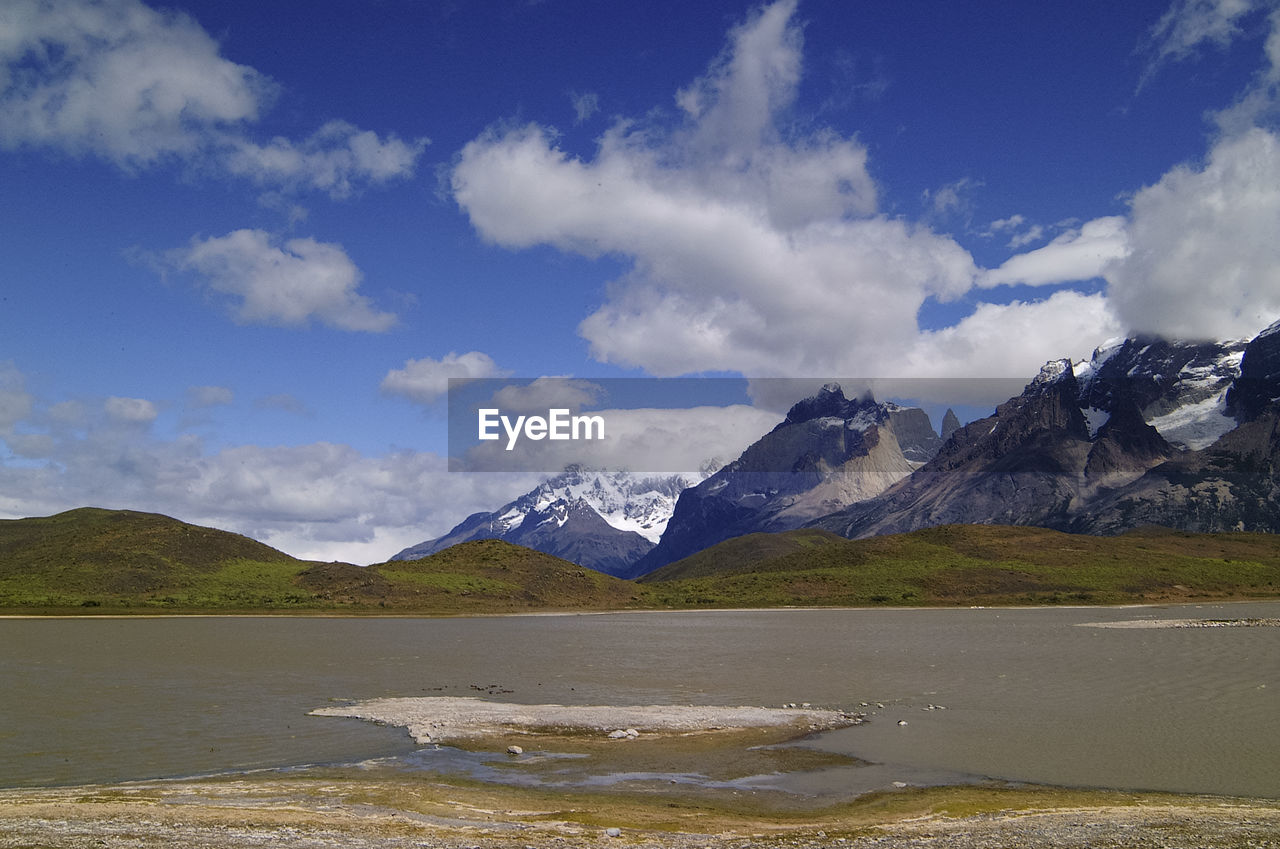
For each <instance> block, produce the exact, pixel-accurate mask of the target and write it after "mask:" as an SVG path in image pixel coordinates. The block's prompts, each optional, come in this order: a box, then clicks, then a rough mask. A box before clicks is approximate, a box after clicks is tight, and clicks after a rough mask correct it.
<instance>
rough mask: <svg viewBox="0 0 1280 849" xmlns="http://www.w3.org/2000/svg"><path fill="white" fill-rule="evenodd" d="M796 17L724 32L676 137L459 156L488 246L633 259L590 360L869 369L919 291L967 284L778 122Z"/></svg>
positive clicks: (633, 126)
mask: <svg viewBox="0 0 1280 849" xmlns="http://www.w3.org/2000/svg"><path fill="white" fill-rule="evenodd" d="M794 11H795V4H794V3H793V2H788V1H787V0H782V2H777V3H774V4H772V5H770V6H767V7H764V8H763V9H761V10H760V11H758V12H757V13H756V14H755V15H753V16H752V17H751V18H750V19H749V20H748V21H747V22H746V23H744V24H742V25H741V26H739V27H737V28H735V29H734V30H733V32H732V33H731V34H730V37H729V46H728V48H727V49H726V50H725V52H724V54H723V55H721V56H720V57H719V58H718V59H716V60H715V61H714V62H713V63H712V64H711V66H710V68H709V69H708V71H707V73H706V74H705V75H704V76H703V77H701V78H699V79H698V80H696V81H694V82H693V83H692V84H691V85H689V86H688V87H686V88H685V89H683V90H682V91H681V92H679V94H678V96H677V102H678V104H679V106H680V108H681V110H682V114H683V119H682V120H681V121H679V122H677V124H676V125H675V126H670V127H668V126H662V125H655V124H653V123H651V122H650V123H637V122H626V121H623V122H619V123H617V124H615V125H614V126H613V127H612V128H611V129H610V130H609V131H607V132H606V133H605V134H604V135H603V137H602V138H601V140H600V142H599V145H598V148H597V150H596V152H595V155H594V157H593V158H591V159H581V158H577V157H573V156H570V155H568V154H567V153H565V152H564V151H563V150H561V149H559V148H558V147H557V146H556V144H555V133H554V131H552V130H550V129H549V128H546V127H542V126H539V125H536V124H534V125H525V126H519V127H508V128H499V129H495V130H492V131H490V132H489V133H486V134H485V135H483V136H481V137H480V138H477V139H475V140H474V141H472V142H471V143H469V144H468V145H467V146H466V147H465V148H464V149H463V151H462V153H461V154H460V156H459V158H458V161H457V163H456V165H455V167H454V170H453V173H452V188H453V193H454V197H455V199H456V200H457V202H458V203H459V204H460V205H461V207H462V208H463V210H465V212H466V213H467V214H468V215H469V216H470V219H471V222H472V224H473V225H474V226H475V227H476V229H477V230H478V231H479V232H480V233H481V234H482V235H483V236H484V237H485V238H487V239H489V240H491V241H493V242H496V243H498V244H500V245H504V246H507V247H511V248H523V247H529V246H532V245H538V244H549V245H554V246H556V247H558V248H560V249H561V250H564V251H571V252H576V253H580V254H583V255H586V256H599V255H603V254H616V255H621V256H625V257H629V258H630V259H631V261H632V267H631V270H630V272H629V273H628V274H626V275H625V276H624V277H622V278H621V279H619V280H616V281H614V283H613V284H612V285H611V286H610V288H609V291H608V294H607V298H606V301H605V302H604V304H603V305H602V306H601V307H600V308H599V309H598V310H597V311H596V312H594V313H593V314H591V315H589V316H588V317H587V318H586V319H585V320H584V321H583V322H582V323H581V325H580V326H579V332H580V333H581V334H582V335H583V336H584V337H585V338H586V339H587V340H588V341H589V342H590V344H591V353H592V356H594V357H595V358H596V359H598V360H601V361H604V362H612V363H619V364H623V365H629V366H640V367H643V368H644V369H646V370H647V371H649V372H650V373H652V374H657V375H675V374H683V373H689V372H698V371H705V370H730V371H739V372H742V373H745V374H752V375H771V374H832V373H850V372H854V373H857V372H862V373H868V372H877V371H879V372H883V371H884V370H885V369H886V368H889V367H891V366H892V365H893V364H894V363H895V361H896V359H897V357H898V356H899V355H900V354H901V353H902V352H903V351H904V350H906V349H907V348H908V347H909V346H910V344H911V343H912V340H913V339H915V337H916V335H917V334H918V332H919V328H918V326H917V321H916V316H917V313H918V312H919V310H920V307H921V305H922V304H923V303H924V302H925V300H926V299H928V298H930V297H933V298H937V299H940V300H949V299H953V298H955V297H957V296H959V295H961V294H963V293H965V292H966V291H968V290H969V289H970V288H971V286H972V284H973V280H974V277H975V275H976V274H977V269H976V267H975V265H974V263H973V260H972V258H971V257H970V256H969V254H968V252H967V251H965V250H964V249H963V248H961V247H960V246H959V245H958V244H956V242H955V241H954V240H952V239H950V238H949V237H945V236H941V235H938V234H936V233H934V232H932V231H931V230H929V229H928V228H927V227H925V226H921V225H916V224H912V223H910V222H908V221H905V220H902V219H898V218H891V217H889V216H887V215H884V214H881V213H878V212H877V189H876V185H875V183H874V181H873V180H872V178H871V176H870V174H869V172H868V171H867V152H866V149H865V148H864V147H862V146H861V145H860V144H859V143H858V142H857V141H856V140H855V139H852V138H848V137H844V136H841V135H839V134H837V133H835V132H833V131H830V130H824V129H819V130H817V131H814V132H812V133H808V134H805V135H796V134H795V133H793V132H788V131H786V130H785V129H784V128H786V127H788V126H790V122H788V121H787V120H786V115H787V110H788V108H789V107H790V105H791V103H792V101H793V100H794V97H795V91H796V85H797V83H798V82H799V79H800V75H801V53H800V49H801V42H802V37H801V31H800V28H799V27H798V26H797V25H796V24H795V23H794V22H793V20H792V17H793V13H794Z"/></svg>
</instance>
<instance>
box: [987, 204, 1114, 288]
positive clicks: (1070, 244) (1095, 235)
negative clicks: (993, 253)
mask: <svg viewBox="0 0 1280 849" xmlns="http://www.w3.org/2000/svg"><path fill="white" fill-rule="evenodd" d="M1128 252H1129V240H1128V234H1127V231H1126V227H1125V219H1124V218H1123V217H1122V216H1108V217H1106V218H1096V219H1094V220H1093V221H1090V222H1088V223H1086V224H1084V225H1083V226H1081V227H1079V228H1076V229H1072V230H1068V231H1067V232H1065V233H1062V234H1061V235H1059V236H1058V237H1057V238H1055V239H1054V240H1053V241H1051V242H1050V243H1049V244H1047V245H1045V246H1044V247H1041V248H1037V249H1036V250H1033V251H1028V252H1027V253H1023V254H1018V255H1016V256H1014V257H1012V258H1010V259H1009V260H1008V261H1007V262H1005V263H1004V264H1003V265H1001V266H1000V267H999V268H995V269H992V270H990V271H986V272H983V273H982V274H981V275H979V277H978V280H977V283H978V285H979V286H981V287H984V288H991V287H993V286H1001V285H1005V284H1009V283H1025V284H1027V285H1030V286H1045V285H1050V284H1055V283H1065V282H1071V281H1076V280H1091V279H1093V278H1095V277H1100V276H1101V275H1102V273H1103V271H1104V270H1105V269H1106V268H1107V267H1108V266H1110V265H1111V264H1112V263H1115V262H1117V261H1118V260H1122V259H1124V257H1125V256H1126V255H1127V254H1128Z"/></svg>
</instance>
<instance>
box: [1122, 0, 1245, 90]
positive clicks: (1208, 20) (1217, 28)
mask: <svg viewBox="0 0 1280 849" xmlns="http://www.w3.org/2000/svg"><path fill="white" fill-rule="evenodd" d="M1259 5H1260V4H1259V3H1257V2H1253V0H1176V2H1174V4H1173V5H1172V6H1170V7H1169V9H1168V11H1166V12H1165V13H1164V15H1163V16H1161V18H1160V20H1159V21H1158V22H1157V23H1156V25H1155V26H1154V27H1152V29H1151V33H1150V38H1149V41H1148V43H1147V48H1148V50H1149V51H1150V52H1151V53H1152V54H1153V58H1152V60H1151V65H1150V67H1149V69H1148V75H1149V74H1150V73H1151V72H1152V71H1154V70H1156V69H1158V67H1159V66H1160V65H1161V64H1163V63H1165V62H1168V61H1177V60H1180V59H1184V58H1186V57H1188V56H1190V55H1191V54H1193V53H1194V52H1195V51H1196V50H1197V49H1198V48H1199V47H1200V46H1201V45H1202V44H1204V43H1205V42H1209V43H1212V44H1213V45H1215V46H1217V47H1226V46H1227V45H1228V44H1230V43H1231V40H1232V39H1233V38H1235V36H1237V35H1238V34H1239V33H1240V26H1239V21H1240V19H1241V18H1242V17H1244V16H1245V15H1246V14H1248V13H1249V12H1250V11H1252V10H1253V9H1254V8H1257V7H1258V6H1259Z"/></svg>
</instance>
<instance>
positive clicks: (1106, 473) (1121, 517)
mask: <svg viewBox="0 0 1280 849" xmlns="http://www.w3.org/2000/svg"><path fill="white" fill-rule="evenodd" d="M1277 401H1280V322H1278V323H1277V324H1274V325H1272V326H1271V327H1270V328H1268V329H1267V330H1266V331H1264V332H1263V333H1262V334H1260V335H1259V336H1258V337H1256V338H1255V339H1253V340H1252V341H1250V342H1248V343H1245V342H1224V343H1215V342H1203V343H1191V342H1169V341H1164V340H1158V339H1128V340H1122V341H1117V342H1114V343H1110V344H1108V345H1104V346H1102V347H1101V348H1099V349H1098V350H1097V351H1096V352H1094V355H1093V357H1092V358H1091V359H1090V360H1088V361H1087V362H1083V363H1072V362H1070V361H1069V360H1060V361H1054V362H1051V363H1049V364H1048V365H1046V366H1045V367H1044V369H1043V370H1042V371H1041V373H1040V375H1039V376H1038V377H1037V378H1036V379H1035V380H1033V381H1032V382H1031V383H1030V384H1028V385H1027V387H1026V389H1025V390H1024V391H1023V393H1022V394H1021V395H1019V396H1017V397H1015V398H1011V399H1009V400H1008V401H1006V402H1005V403H1003V404H1001V405H1000V406H999V407H997V409H996V412H995V414H994V415H992V416H990V417H988V418H985V419H980V420H978V421H975V422H971V423H970V424H968V425H966V426H964V427H962V428H960V429H959V430H957V431H955V432H954V433H953V434H952V435H951V437H950V438H949V439H948V440H947V442H946V444H945V445H944V446H943V447H942V449H941V450H940V451H939V452H938V454H937V456H936V457H934V459H933V460H932V461H930V462H929V463H927V464H926V465H924V466H923V467H921V468H920V469H919V470H917V471H916V472H914V473H913V474H912V475H911V476H910V477H908V478H905V479H903V480H902V481H900V482H898V483H897V484H895V485H894V486H892V487H891V488H889V489H888V490H886V491H885V492H884V493H882V494H881V495H879V496H877V497H876V498H874V499H870V500H868V501H864V502H861V503H856V504H853V505H851V506H849V507H847V508H845V509H843V510H840V511H837V512H836V513H833V514H832V515H830V516H826V517H823V518H821V519H819V520H817V521H815V522H814V523H813V524H815V525H817V526H820V527H823V528H826V529H828V530H832V531H835V532H836V533H840V534H842V535H845V536H850V537H861V536H872V535H876V534H882V533H894V532H900V531H909V530H915V529H917V528H921V527H928V526H932V525H941V524H948V523H999V524H1027V525H1040V526H1044V527H1051V528H1057V529H1060V530H1067V531H1076V532H1085V533H1117V532H1120V531H1123V530H1126V529H1128V528H1134V527H1138V526H1141V525H1146V524H1158V525H1165V526H1169V527H1173V528H1179V529H1183V530H1190V531H1223V530H1255V531H1269V532H1280V404H1277V403H1276V402H1277Z"/></svg>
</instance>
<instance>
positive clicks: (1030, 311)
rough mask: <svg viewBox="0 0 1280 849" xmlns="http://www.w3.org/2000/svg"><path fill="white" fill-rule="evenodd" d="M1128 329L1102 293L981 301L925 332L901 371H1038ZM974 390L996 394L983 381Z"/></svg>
mask: <svg viewBox="0 0 1280 849" xmlns="http://www.w3.org/2000/svg"><path fill="white" fill-rule="evenodd" d="M1124 331H1125V328H1124V326H1123V325H1122V324H1121V323H1120V321H1119V320H1118V319H1117V317H1116V316H1115V314H1114V312H1113V311H1112V308H1111V305H1110V303H1109V301H1108V300H1107V298H1106V297H1105V296H1103V295H1101V294H1094V295H1084V294H1081V293H1079V292H1074V291H1071V290H1063V291H1059V292H1055V293H1054V294H1053V295H1051V296H1050V297H1048V298H1046V299H1045V300H1043V301H1014V302H1012V303H1009V304H980V305H979V306H978V308H977V309H976V310H974V312H973V313H972V314H971V315H969V316H967V317H966V318H965V319H963V320H962V321H960V322H959V323H958V324H956V325H955V326H953V327H945V328H942V329H940V330H932V331H926V332H924V333H921V334H920V336H919V337H918V338H917V339H915V340H914V343H913V345H912V347H911V349H910V350H909V351H908V352H906V354H905V355H904V356H903V362H902V369H901V372H900V373H901V374H907V375H930V376H936V377H951V378H991V377H1016V376H1022V375H1029V374H1035V373H1036V372H1037V371H1038V370H1039V368H1040V366H1042V365H1043V364H1044V363H1045V362H1046V360H1048V359H1052V358H1057V357H1071V358H1074V359H1083V358H1086V357H1088V356H1089V354H1090V353H1091V352H1092V350H1093V349H1094V348H1095V347H1097V346H1098V345H1099V344H1101V343H1102V342H1103V341H1105V340H1106V339H1109V338H1111V337H1114V336H1121V335H1124ZM1045 352H1054V353H1052V354H1051V355H1049V356H1046V353H1045ZM960 388H961V389H964V387H963V384H961V385H960ZM969 390H971V391H973V392H981V393H984V394H981V395H979V396H977V397H982V398H984V399H986V398H988V397H989V396H990V393H989V392H987V391H986V390H985V389H984V388H983V387H980V386H979V385H978V384H974V385H973V386H971V387H969ZM1006 397H1008V396H1006ZM1000 400H1003V399H1000Z"/></svg>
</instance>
